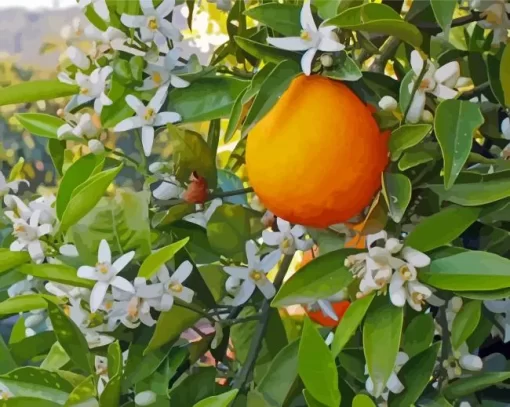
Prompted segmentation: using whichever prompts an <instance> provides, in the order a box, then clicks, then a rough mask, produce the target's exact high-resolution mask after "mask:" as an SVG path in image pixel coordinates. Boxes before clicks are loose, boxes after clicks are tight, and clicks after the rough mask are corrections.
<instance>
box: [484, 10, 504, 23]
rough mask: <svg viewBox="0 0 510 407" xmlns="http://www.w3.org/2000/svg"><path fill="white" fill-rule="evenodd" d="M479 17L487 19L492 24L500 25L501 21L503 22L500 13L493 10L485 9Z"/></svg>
mask: <svg viewBox="0 0 510 407" xmlns="http://www.w3.org/2000/svg"><path fill="white" fill-rule="evenodd" d="M481 17H484V18H485V21H487V22H488V23H490V24H494V25H501V23H502V22H503V20H502V18H501V14H499V13H497V12H495V11H493V10H486V11H485V12H483V13H482V14H481Z"/></svg>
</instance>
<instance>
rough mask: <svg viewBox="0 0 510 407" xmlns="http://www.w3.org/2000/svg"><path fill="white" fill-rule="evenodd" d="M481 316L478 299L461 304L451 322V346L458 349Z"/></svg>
mask: <svg viewBox="0 0 510 407" xmlns="http://www.w3.org/2000/svg"><path fill="white" fill-rule="evenodd" d="M481 316H482V303H481V302H480V301H469V302H468V303H465V304H464V305H463V306H462V309H461V310H460V311H459V312H458V313H457V315H455V319H454V320H453V324H452V336H451V341H452V347H453V349H458V348H459V347H460V346H461V345H462V344H463V343H464V342H466V340H467V339H468V338H469V337H470V336H471V334H472V333H473V332H474V331H475V329H476V326H477V325H478V322H479V321H480V317H481Z"/></svg>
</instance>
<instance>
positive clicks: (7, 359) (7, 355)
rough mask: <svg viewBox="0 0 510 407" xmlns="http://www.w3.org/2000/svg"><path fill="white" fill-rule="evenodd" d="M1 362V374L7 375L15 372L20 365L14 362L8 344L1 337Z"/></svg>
mask: <svg viewBox="0 0 510 407" xmlns="http://www.w3.org/2000/svg"><path fill="white" fill-rule="evenodd" d="M0 360H1V361H2V364H0V374H5V373H8V372H10V371H11V370H14V369H16V368H17V367H18V364H17V363H16V361H15V360H14V358H13V356H12V355H11V352H10V351H9V348H8V347H7V344H6V343H5V341H4V338H2V337H1V336H0Z"/></svg>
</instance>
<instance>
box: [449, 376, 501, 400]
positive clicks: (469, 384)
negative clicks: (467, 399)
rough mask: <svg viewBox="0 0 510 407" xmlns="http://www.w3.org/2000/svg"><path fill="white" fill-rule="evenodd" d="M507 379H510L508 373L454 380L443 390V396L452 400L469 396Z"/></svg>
mask: <svg viewBox="0 0 510 407" xmlns="http://www.w3.org/2000/svg"><path fill="white" fill-rule="evenodd" d="M508 379H510V372H485V373H480V374H477V375H473V376H471V377H466V378H462V379H458V380H455V381H454V382H452V383H450V384H449V385H448V386H447V387H446V388H445V389H444V390H443V394H444V396H445V397H446V398H447V399H450V400H453V399H457V398H460V397H464V396H468V395H471V394H473V393H475V392H477V391H480V390H483V389H486V388H487V387H490V386H493V385H495V384H497V383H501V382H502V381H505V380H508Z"/></svg>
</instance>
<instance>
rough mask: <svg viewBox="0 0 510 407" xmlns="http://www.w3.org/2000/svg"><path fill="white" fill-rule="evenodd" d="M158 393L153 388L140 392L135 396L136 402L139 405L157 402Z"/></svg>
mask: <svg viewBox="0 0 510 407" xmlns="http://www.w3.org/2000/svg"><path fill="white" fill-rule="evenodd" d="M156 398H157V396H156V393H154V392H153V391H151V390H146V391H142V392H140V393H138V394H137V395H136V396H135V404H136V405H137V406H150V405H151V404H153V403H155V402H156Z"/></svg>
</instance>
